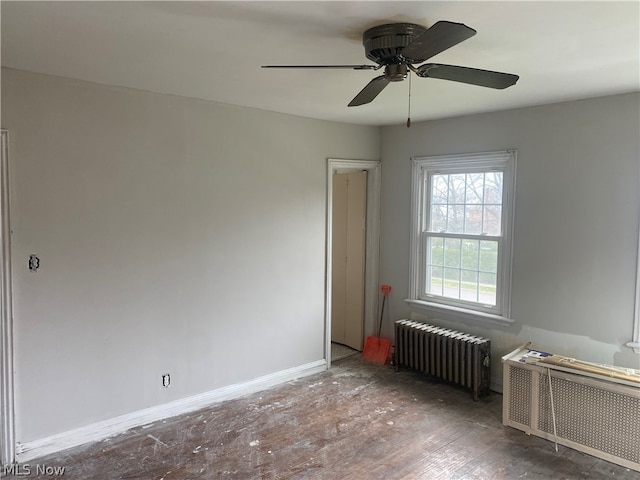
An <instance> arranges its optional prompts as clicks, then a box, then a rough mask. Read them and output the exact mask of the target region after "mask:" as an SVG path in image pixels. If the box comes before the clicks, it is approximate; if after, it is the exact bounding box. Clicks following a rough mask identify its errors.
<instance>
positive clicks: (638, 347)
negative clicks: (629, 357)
mask: <svg viewBox="0 0 640 480" xmlns="http://www.w3.org/2000/svg"><path fill="white" fill-rule="evenodd" d="M627 347H629V348H633V351H634V352H636V353H640V342H629V343H627Z"/></svg>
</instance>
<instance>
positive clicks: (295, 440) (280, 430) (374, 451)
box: [7, 355, 640, 480]
mask: <svg viewBox="0 0 640 480" xmlns="http://www.w3.org/2000/svg"><path fill="white" fill-rule="evenodd" d="M501 408H502V396H501V395H498V394H491V395H490V396H489V397H487V398H484V399H481V400H480V401H479V402H473V401H472V399H471V395H470V394H469V393H467V392H465V391H462V390H459V389H457V388H455V387H451V386H448V385H444V384H437V383H431V382H429V381H427V380H426V379H425V378H424V377H423V376H421V375H419V374H417V373H413V372H409V371H403V372H399V373H396V372H395V369H394V368H393V367H390V366H386V367H382V366H378V365H370V364H366V363H363V362H362V360H361V359H360V356H359V355H356V356H352V357H349V358H346V359H343V360H340V361H338V362H336V363H334V366H333V368H332V369H331V370H329V371H328V372H325V373H322V374H319V375H315V376H312V377H307V378H304V379H301V380H298V381H295V382H289V383H287V384H285V385H282V386H279V387H276V388H273V389H270V390H268V391H265V392H261V393H258V394H254V395H251V396H248V397H244V398H242V399H239V400H233V401H229V402H225V403H222V404H218V405H215V406H212V407H210V408H207V409H204V410H200V411H198V412H196V413H193V414H190V415H184V416H181V417H176V418H174V419H171V420H166V421H164V422H158V423H156V424H153V425H149V426H145V427H141V428H137V429H134V430H131V431H129V432H127V433H125V434H122V435H119V436H117V437H114V438H111V439H108V440H105V441H102V442H99V443H96V444H93V445H89V446H83V447H78V448H75V449H71V450H67V451H65V452H63V453H61V454H58V455H55V456H50V457H47V458H41V459H39V460H35V461H32V462H30V464H31V468H32V469H34V468H35V465H36V464H39V465H41V466H43V465H44V466H47V467H64V468H65V474H64V476H62V477H58V478H61V479H62V480H65V479H82V480H88V479H100V480H106V479H140V480H142V479H144V480H152V479H155V480H161V479H163V480H172V479H179V480H187V479H239V480H247V479H273V480H276V479H328V480H333V479H336V480H337V479H353V480H369V479H383V480H394V479H398V480H400V479H402V480H408V479H428V480H435V479H518V478H525V479H544V480H548V479H613V478H615V479H638V478H639V477H640V474H638V473H637V472H633V471H631V470H628V469H626V468H623V467H620V466H617V465H614V464H611V463H608V462H605V461H603V460H599V459H597V458H594V457H591V456H589V455H586V454H582V453H579V452H577V451H574V450H571V449H568V448H565V447H562V446H560V447H559V448H560V452H559V453H555V451H554V446H553V444H552V443H550V442H548V441H545V440H542V439H540V438H537V437H531V436H527V435H525V434H524V433H522V432H519V431H517V430H514V429H511V428H506V427H503V426H502V425H501ZM7 478H25V477H7ZM40 478H43V477H40ZM46 478H57V477H53V476H49V477H46Z"/></svg>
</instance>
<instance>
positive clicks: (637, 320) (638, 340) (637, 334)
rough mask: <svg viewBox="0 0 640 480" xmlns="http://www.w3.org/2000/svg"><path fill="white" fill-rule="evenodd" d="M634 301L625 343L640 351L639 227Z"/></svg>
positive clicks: (639, 232)
mask: <svg viewBox="0 0 640 480" xmlns="http://www.w3.org/2000/svg"><path fill="white" fill-rule="evenodd" d="M636 264H637V267H636V303H635V308H634V312H633V340H632V341H630V342H629V343H627V347H629V348H633V351H634V352H636V353H640V227H639V231H638V256H637V257H636Z"/></svg>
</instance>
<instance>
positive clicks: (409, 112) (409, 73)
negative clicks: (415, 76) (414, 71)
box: [407, 72, 411, 128]
mask: <svg viewBox="0 0 640 480" xmlns="http://www.w3.org/2000/svg"><path fill="white" fill-rule="evenodd" d="M408 76H409V110H408V112H407V128H410V127H411V72H408Z"/></svg>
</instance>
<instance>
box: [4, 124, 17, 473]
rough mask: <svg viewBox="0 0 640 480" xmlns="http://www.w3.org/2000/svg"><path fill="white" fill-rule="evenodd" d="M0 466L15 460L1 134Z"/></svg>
mask: <svg viewBox="0 0 640 480" xmlns="http://www.w3.org/2000/svg"><path fill="white" fill-rule="evenodd" d="M0 135H1V142H0V144H1V151H0V440H1V443H2V448H1V449H0V466H3V467H4V466H7V465H10V464H13V463H14V462H15V459H16V449H15V446H16V442H15V424H14V419H15V417H14V413H15V410H14V382H13V381H14V378H13V296H12V287H11V238H10V235H11V228H10V225H9V134H8V131H7V130H4V129H2V130H0Z"/></svg>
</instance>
